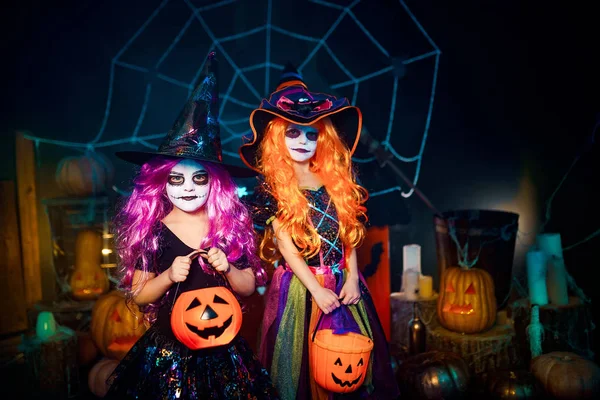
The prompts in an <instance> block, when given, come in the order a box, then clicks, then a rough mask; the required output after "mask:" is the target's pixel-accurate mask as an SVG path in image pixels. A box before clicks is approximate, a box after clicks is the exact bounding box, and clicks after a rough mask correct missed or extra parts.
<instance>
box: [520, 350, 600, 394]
mask: <svg viewBox="0 0 600 400" xmlns="http://www.w3.org/2000/svg"><path fill="white" fill-rule="evenodd" d="M530 369H531V372H532V373H533V375H534V376H535V378H536V380H537V381H538V383H539V384H540V385H541V387H542V388H543V390H544V394H545V396H546V397H545V398H552V399H561V400H570V399H597V398H598V396H600V367H598V365H597V364H596V363H594V362H592V361H590V360H587V359H585V358H583V357H581V356H579V355H577V354H575V353H570V352H564V351H553V352H551V353H546V354H542V355H540V356H537V357H535V358H534V359H532V360H531V363H530Z"/></svg>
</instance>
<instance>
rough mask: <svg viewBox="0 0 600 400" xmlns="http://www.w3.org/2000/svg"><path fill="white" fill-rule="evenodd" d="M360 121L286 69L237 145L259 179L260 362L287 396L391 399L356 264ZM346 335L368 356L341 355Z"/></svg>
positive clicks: (383, 351)
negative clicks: (327, 345) (320, 354)
mask: <svg viewBox="0 0 600 400" xmlns="http://www.w3.org/2000/svg"><path fill="white" fill-rule="evenodd" d="M361 122H362V116H361V113H360V110H359V109H358V108H356V107H354V106H351V105H350V104H349V103H348V100H347V99H345V98H342V99H337V98H335V97H334V96H330V95H327V94H321V93H314V92H310V91H308V89H307V87H306V85H305V84H304V82H303V81H302V78H301V76H300V75H299V74H298V72H296V71H295V69H294V68H293V67H291V66H288V68H287V69H286V71H284V74H283V76H282V79H281V81H280V84H279V86H278V88H277V90H276V91H275V92H274V93H273V94H271V96H270V98H269V99H268V100H267V99H264V100H263V101H262V103H261V105H260V107H259V108H258V109H256V110H254V111H253V112H252V115H251V117H250V124H251V127H252V130H253V131H254V140H253V141H252V142H251V143H247V144H244V145H242V146H241V147H240V156H241V158H242V160H243V161H244V162H245V163H246V165H248V166H249V167H250V168H252V169H254V170H256V171H257V172H259V173H260V174H261V177H260V178H259V185H258V186H257V188H256V190H255V191H254V197H253V200H252V201H251V203H252V207H253V215H254V220H255V227H257V228H258V229H261V230H264V233H263V240H262V243H261V246H260V256H261V258H262V259H263V260H264V261H268V262H271V263H272V264H273V265H274V266H275V271H274V273H273V277H272V280H271V282H270V285H269V288H268V291H267V293H266V297H267V298H266V306H265V314H264V319H263V324H262V332H261V335H262V336H261V346H260V357H261V361H262V363H263V365H264V366H265V367H267V369H268V370H269V372H270V374H271V378H272V379H273V382H274V383H275V385H276V386H277V389H278V392H279V394H280V396H281V398H282V399H285V400H292V399H313V400H317V399H319V400H321V399H338V398H339V399H347V398H360V399H365V398H369V399H396V398H398V396H399V392H398V387H397V384H396V382H395V379H394V374H393V370H392V366H391V358H390V354H389V349H388V343H387V340H386V338H385V335H384V333H383V329H382V327H381V323H380V321H379V318H378V317H377V313H376V311H375V307H374V305H373V302H372V300H371V297H370V294H369V290H368V288H367V286H366V283H365V281H364V279H363V277H362V276H361V274H360V272H359V270H358V265H357V257H356V248H357V247H359V246H360V245H361V242H362V240H363V238H364V236H365V227H364V222H365V221H366V208H365V206H364V203H365V201H366V200H367V197H368V193H367V191H366V190H365V189H364V188H363V187H361V186H360V185H359V184H358V183H357V181H356V178H355V174H354V171H353V167H352V161H351V156H352V153H353V151H354V149H355V147H356V145H357V143H358V137H359V134H360V129H361ZM325 330H329V331H330V334H331V335H330V336H329V338H330V339H331V340H333V342H334V343H333V345H334V346H333V347H331V348H335V347H336V345H339V346H341V347H339V354H337V355H334V356H333V358H330V359H328V360H326V361H323V362H322V361H320V360H318V359H317V358H316V357H317V355H316V354H317V351H316V350H315V348H314V342H315V336H316V335H317V331H319V332H321V331H325ZM338 335H339V336H338ZM349 335H360V336H357V337H360V338H362V339H365V340H366V342H367V343H368V344H369V346H372V350H371V349H369V350H368V351H366V352H365V353H363V354H362V355H363V356H365V357H362V356H360V357H354V358H353V357H350V356H347V354H349V353H352V352H354V353H358V352H357V351H356V350H357V349H356V348H344V346H346V345H344V344H343V343H344V339H343V338H344V337H346V336H349ZM317 337H318V336H317ZM357 343H358V342H357ZM356 346H358V345H355V346H351V347H356ZM346 350H348V352H346ZM329 364H331V365H329Z"/></svg>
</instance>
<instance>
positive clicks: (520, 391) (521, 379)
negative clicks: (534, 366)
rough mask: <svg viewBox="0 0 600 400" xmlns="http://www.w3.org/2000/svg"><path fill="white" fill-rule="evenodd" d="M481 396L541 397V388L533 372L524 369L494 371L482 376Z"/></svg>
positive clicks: (513, 399) (504, 398) (495, 399)
mask: <svg viewBox="0 0 600 400" xmlns="http://www.w3.org/2000/svg"><path fill="white" fill-rule="evenodd" d="M481 380H482V381H483V382H482V386H483V388H482V390H481V392H480V396H481V397H482V398H486V399H493V400H526V399H527V400H533V399H540V390H539V388H538V386H537V383H536V381H535V378H534V376H533V374H532V373H531V372H529V371H528V370H523V369H514V370H513V369H510V370H499V371H492V372H489V373H487V374H484V375H483V376H482V377H481Z"/></svg>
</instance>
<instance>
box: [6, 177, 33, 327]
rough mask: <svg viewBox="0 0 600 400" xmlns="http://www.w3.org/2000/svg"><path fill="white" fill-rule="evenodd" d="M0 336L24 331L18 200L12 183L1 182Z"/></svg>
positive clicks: (24, 317)
mask: <svg viewBox="0 0 600 400" xmlns="http://www.w3.org/2000/svg"><path fill="white" fill-rule="evenodd" d="M0 221H2V229H0V293H1V295H2V306H3V307H2V308H3V310H4V311H3V312H0V335H6V334H9V333H16V332H19V331H23V330H25V329H27V310H26V304H25V302H24V299H25V287H24V283H23V264H22V263H21V240H20V238H19V225H18V222H17V199H16V193H15V184H14V182H13V181H0Z"/></svg>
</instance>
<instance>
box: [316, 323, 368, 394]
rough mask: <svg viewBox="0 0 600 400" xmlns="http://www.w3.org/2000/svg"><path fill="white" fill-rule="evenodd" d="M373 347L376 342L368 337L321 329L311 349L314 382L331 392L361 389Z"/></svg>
mask: <svg viewBox="0 0 600 400" xmlns="http://www.w3.org/2000/svg"><path fill="white" fill-rule="evenodd" d="M371 350H373V341H372V340H371V339H369V338H368V337H367V336H364V335H359V334H357V333H353V332H348V333H344V334H342V335H338V334H334V333H333V331H332V330H331V329H323V330H319V331H318V332H317V334H316V335H315V338H314V340H313V341H312V342H311V349H310V352H311V354H310V363H311V364H310V368H311V370H312V374H313V377H314V378H315V381H316V382H317V383H318V384H319V385H320V386H322V387H323V388H324V389H327V390H329V391H330V392H336V393H348V392H352V391H354V390H356V389H358V388H359V387H361V386H362V384H363V382H364V381H365V378H366V376H367V368H368V366H369V359H370V356H371Z"/></svg>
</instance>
